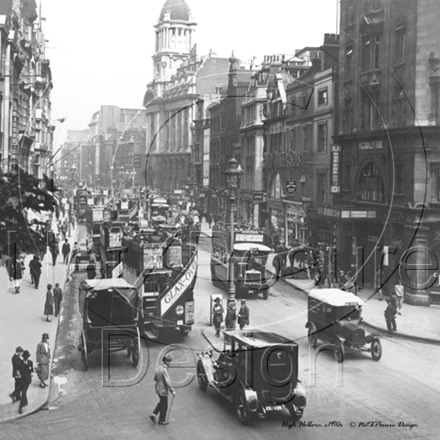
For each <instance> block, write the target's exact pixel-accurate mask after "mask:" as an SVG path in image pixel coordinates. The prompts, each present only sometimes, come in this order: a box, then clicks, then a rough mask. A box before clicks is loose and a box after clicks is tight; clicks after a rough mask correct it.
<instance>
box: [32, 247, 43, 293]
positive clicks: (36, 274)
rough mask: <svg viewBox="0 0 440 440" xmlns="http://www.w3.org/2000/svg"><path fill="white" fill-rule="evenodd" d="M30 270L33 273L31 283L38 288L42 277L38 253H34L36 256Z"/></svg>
mask: <svg viewBox="0 0 440 440" xmlns="http://www.w3.org/2000/svg"><path fill="white" fill-rule="evenodd" d="M29 272H30V274H31V283H32V284H33V285H34V286H35V288H36V289H38V286H39V285H40V277H41V263H40V258H39V257H38V255H34V258H33V259H32V260H31V262H30V263H29Z"/></svg>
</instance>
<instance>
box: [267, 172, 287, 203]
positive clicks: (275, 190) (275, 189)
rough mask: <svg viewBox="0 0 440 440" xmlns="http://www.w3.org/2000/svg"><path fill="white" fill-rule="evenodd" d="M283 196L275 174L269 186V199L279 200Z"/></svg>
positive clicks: (278, 178) (278, 177)
mask: <svg viewBox="0 0 440 440" xmlns="http://www.w3.org/2000/svg"><path fill="white" fill-rule="evenodd" d="M283 196H284V191H283V188H282V187H281V178H280V175H279V174H276V175H275V176H274V177H273V178H272V182H271V185H270V197H271V198H272V199H280V198H281V197H283Z"/></svg>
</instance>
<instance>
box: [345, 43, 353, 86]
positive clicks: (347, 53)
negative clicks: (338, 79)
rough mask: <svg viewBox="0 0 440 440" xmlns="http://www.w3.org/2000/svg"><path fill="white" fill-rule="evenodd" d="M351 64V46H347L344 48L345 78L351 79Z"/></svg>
mask: <svg viewBox="0 0 440 440" xmlns="http://www.w3.org/2000/svg"><path fill="white" fill-rule="evenodd" d="M352 66H353V46H347V48H346V50H345V80H349V79H351V71H352Z"/></svg>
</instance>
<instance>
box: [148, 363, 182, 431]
mask: <svg viewBox="0 0 440 440" xmlns="http://www.w3.org/2000/svg"><path fill="white" fill-rule="evenodd" d="M162 361H163V362H162V363H161V364H160V365H159V366H158V367H157V370H156V373H155V374H154V381H155V382H156V385H155V389H156V394H157V395H158V396H159V403H158V404H157V405H156V408H155V409H154V411H153V413H152V414H151V416H150V419H151V421H153V422H154V423H156V416H157V415H158V414H159V413H160V414H159V425H168V421H167V420H166V416H167V411H168V391H171V393H172V394H173V396H175V395H176V392H175V391H174V388H173V386H172V385H171V380H170V376H169V374H168V365H169V363H170V362H171V361H172V359H171V356H169V355H165V356H164V357H163V358H162Z"/></svg>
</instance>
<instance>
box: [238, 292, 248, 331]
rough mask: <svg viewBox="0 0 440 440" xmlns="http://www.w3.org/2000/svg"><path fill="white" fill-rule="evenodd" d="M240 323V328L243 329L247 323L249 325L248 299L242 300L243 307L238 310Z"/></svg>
mask: <svg viewBox="0 0 440 440" xmlns="http://www.w3.org/2000/svg"><path fill="white" fill-rule="evenodd" d="M238 325H239V326H240V330H243V327H244V326H245V325H249V308H248V306H247V305H246V300H245V299H242V300H241V307H240V310H239V311H238Z"/></svg>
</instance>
